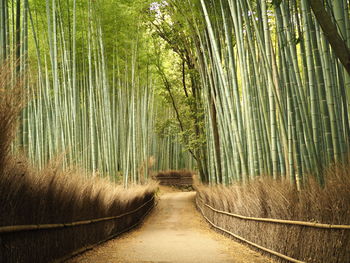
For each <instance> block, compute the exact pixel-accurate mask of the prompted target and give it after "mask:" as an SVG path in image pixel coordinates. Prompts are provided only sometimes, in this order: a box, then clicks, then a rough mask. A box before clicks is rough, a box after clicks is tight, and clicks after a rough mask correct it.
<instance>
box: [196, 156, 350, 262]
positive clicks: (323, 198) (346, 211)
mask: <svg viewBox="0 0 350 263" xmlns="http://www.w3.org/2000/svg"><path fill="white" fill-rule="evenodd" d="M349 163H350V162H348V164H346V165H334V166H332V167H330V168H329V169H328V170H327V171H326V185H325V187H324V188H322V187H320V186H319V185H318V184H317V182H315V181H314V180H310V181H309V182H308V183H307V185H306V186H305V188H304V189H303V190H302V191H300V192H297V191H296V190H295V188H294V187H293V186H291V184H290V183H289V182H287V181H275V180H272V179H271V178H269V177H260V178H258V179H256V180H254V181H252V182H250V183H249V184H248V185H233V186H230V187H222V186H217V187H204V186H198V187H197V188H198V189H197V191H198V197H199V198H198V200H199V203H200V205H201V207H202V208H203V209H204V213H205V214H206V216H208V217H209V218H210V219H211V220H212V221H213V222H214V223H215V224H217V225H219V226H221V227H223V228H225V229H227V230H229V231H231V232H233V233H236V234H238V235H240V236H242V237H244V238H246V239H248V240H250V241H252V242H255V243H257V244H259V245H262V246H264V247H266V248H269V249H272V250H275V251H277V252H280V253H282V254H285V255H288V256H291V257H293V258H296V259H299V260H303V261H306V262H339V263H340V262H342V263H343V262H350V261H349V260H350V231H349V230H329V229H316V228H307V227H300V226H286V225H280V224H273V223H266V222H253V221H245V220H241V219H236V218H233V217H229V216H226V215H220V214H216V213H213V212H212V211H211V210H210V209H208V208H206V207H205V206H203V203H201V201H200V200H203V201H204V202H205V203H207V204H209V205H211V206H213V207H215V208H216V209H219V210H224V211H228V212H231V213H235V214H240V215H244V216H251V217H265V218H276V219H287V220H297V221H311V222H320V223H329V224H346V225H350V180H349V171H350V164H349Z"/></svg>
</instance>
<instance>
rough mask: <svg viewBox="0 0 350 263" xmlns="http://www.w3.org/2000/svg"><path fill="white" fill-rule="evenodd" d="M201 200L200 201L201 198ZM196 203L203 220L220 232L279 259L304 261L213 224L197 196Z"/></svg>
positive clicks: (298, 262)
mask: <svg viewBox="0 0 350 263" xmlns="http://www.w3.org/2000/svg"><path fill="white" fill-rule="evenodd" d="M201 201H202V200H201ZM202 202H203V201H202ZM203 204H204V205H205V206H207V207H209V208H210V209H211V210H213V209H212V207H210V206H208V205H206V204H205V203H204V202H203ZM196 205H197V207H198V209H199V211H200V212H201V214H202V216H203V217H204V218H205V220H206V221H207V222H208V223H209V224H210V225H211V226H212V227H214V228H216V229H218V230H220V231H222V232H224V233H226V234H228V235H230V236H232V237H234V238H236V239H238V240H240V241H242V242H244V243H247V244H249V245H251V246H253V247H255V248H257V249H260V250H262V251H265V252H267V253H270V254H272V255H274V256H276V257H279V258H281V259H284V260H287V261H289V262H293V263H306V262H305V261H300V260H298V259H295V258H291V257H289V256H286V255H283V254H281V253H279V252H277V251H274V250H271V249H268V248H266V247H263V246H260V245H258V244H256V243H254V242H251V241H249V240H247V239H245V238H243V237H241V236H239V235H236V234H234V233H232V232H230V231H228V230H226V229H224V228H222V227H220V226H218V225H216V224H214V223H213V222H212V221H211V220H210V219H209V218H208V217H207V216H205V214H204V212H203V209H202V208H201V207H200V205H199V204H198V199H197V198H196ZM213 211H214V212H217V211H220V210H217V209H214V210H213ZM255 221H257V220H255Z"/></svg>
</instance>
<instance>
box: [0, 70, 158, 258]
mask: <svg viewBox="0 0 350 263" xmlns="http://www.w3.org/2000/svg"><path fill="white" fill-rule="evenodd" d="M10 73H11V69H10V67H9V66H8V65H6V64H5V65H3V66H2V67H0V227H1V226H17V225H42V224H61V223H71V222H76V221H81V220H91V219H96V218H103V217H111V216H118V215H120V214H123V213H127V212H129V211H133V210H135V209H136V208H138V207H140V206H141V205H143V204H145V203H146V202H147V201H149V200H151V199H152V197H153V196H154V193H155V191H156V188H157V184H156V183H154V182H153V183H152V182H150V183H148V184H147V185H143V186H134V187H131V188H129V189H127V190H126V189H124V188H123V187H122V186H120V185H115V184H113V183H111V182H110V181H108V180H105V179H101V178H98V177H94V178H86V177H84V176H82V175H81V174H85V173H82V172H80V171H79V169H77V168H71V169H65V170H63V169H62V168H61V165H60V162H59V161H57V160H56V161H55V160H53V161H51V163H49V164H48V165H47V166H46V168H44V169H43V170H41V171H37V170H36V169H35V168H34V167H32V166H31V165H30V164H29V162H28V160H27V159H26V157H24V156H21V155H15V154H13V153H12V152H11V143H12V142H13V141H14V139H15V133H16V128H17V126H18V116H19V113H20V111H21V110H22V108H23V106H24V104H25V103H24V101H23V100H22V99H21V98H22V97H24V96H22V95H23V92H22V89H21V88H22V85H21V83H20V82H18V81H15V82H14V81H13V80H11V77H10V76H11V74H10ZM153 203H154V201H152V202H149V203H147V205H145V206H144V207H143V208H142V209H140V210H139V211H137V212H135V213H134V214H132V215H128V216H126V217H123V218H122V219H118V220H111V221H104V222H99V223H96V224H91V225H86V226H77V227H72V228H63V229H52V230H40V231H24V232H23V231H22V232H15V233H0V262H8V263H9V262H36V263H39V262H45V263H46V262H51V261H53V260H56V259H58V258H62V257H65V256H66V255H68V254H71V253H72V252H74V251H76V250H79V249H82V248H84V247H87V246H90V245H93V244H95V243H98V242H100V241H102V240H105V239H107V238H108V237H110V236H112V235H114V234H116V233H118V232H121V231H124V230H125V229H127V228H129V227H130V226H132V225H134V224H135V223H137V222H138V221H139V220H140V219H141V218H142V217H143V216H144V215H145V213H146V212H147V211H148V210H149V209H150V208H151V207H152V205H153Z"/></svg>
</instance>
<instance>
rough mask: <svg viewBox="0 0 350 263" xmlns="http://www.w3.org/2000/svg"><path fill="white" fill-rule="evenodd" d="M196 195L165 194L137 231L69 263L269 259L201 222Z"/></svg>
mask: <svg viewBox="0 0 350 263" xmlns="http://www.w3.org/2000/svg"><path fill="white" fill-rule="evenodd" d="M195 194H196V193H195V192H166V193H163V194H162V195H161V197H160V200H159V203H158V206H157V207H156V208H155V210H154V211H153V213H152V214H151V215H150V216H149V217H148V218H147V219H146V221H145V222H144V223H143V225H142V226H141V227H139V228H138V229H136V230H134V231H132V232H130V233H127V234H125V235H122V236H121V237H119V238H116V239H113V240H110V241H108V242H106V243H105V244H103V245H101V246H99V247H97V248H95V249H93V250H91V251H88V252H86V253H84V254H82V255H80V256H78V257H75V258H73V259H71V260H69V261H67V262H68V263H78V262H79V263H117V262H125V263H185V262H186V263H187V262H188V263H196V262H198V263H199V262H200V263H216V262H217V263H221V262H223V263H228V262H235V263H236V262H237V263H240V262H241V263H248V262H254V263H267V262H271V261H270V260H269V259H267V258H265V257H263V256H261V255H260V254H258V253H256V252H254V251H252V250H250V249H248V248H247V247H245V246H243V245H241V244H239V243H236V242H234V241H233V240H231V239H228V238H226V237H224V236H222V235H220V234H218V233H216V232H214V231H213V230H211V229H210V228H209V227H208V225H207V224H206V223H205V222H204V220H203V219H202V217H201V216H200V214H199V213H198V212H197V210H196V209H195V205H194V197H195Z"/></svg>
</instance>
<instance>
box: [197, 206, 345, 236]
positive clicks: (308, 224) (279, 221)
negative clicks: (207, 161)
mask: <svg viewBox="0 0 350 263" xmlns="http://www.w3.org/2000/svg"><path fill="white" fill-rule="evenodd" d="M201 202H202V203H203V204H204V205H205V206H206V207H208V208H209V209H210V210H212V211H214V212H216V213H219V214H223V215H228V216H232V217H236V218H240V219H244V220H252V221H260V222H269V223H277V224H286V225H300V226H306V227H314V228H326V229H347V230H349V229H350V225H332V224H322V223H316V222H306V221H293V220H283V219H273V218H261V217H250V216H242V215H238V214H233V213H229V212H226V211H222V210H218V209H215V208H214V207H212V206H210V205H208V204H206V203H204V201H203V200H201Z"/></svg>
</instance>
